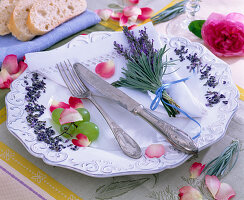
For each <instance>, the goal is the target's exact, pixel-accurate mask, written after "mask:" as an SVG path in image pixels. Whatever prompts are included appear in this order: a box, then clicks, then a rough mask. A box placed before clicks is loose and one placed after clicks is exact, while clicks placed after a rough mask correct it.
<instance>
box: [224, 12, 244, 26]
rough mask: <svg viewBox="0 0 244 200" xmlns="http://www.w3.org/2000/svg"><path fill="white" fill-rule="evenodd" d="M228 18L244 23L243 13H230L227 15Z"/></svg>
mask: <svg viewBox="0 0 244 200" xmlns="http://www.w3.org/2000/svg"><path fill="white" fill-rule="evenodd" d="M226 20H230V21H233V22H240V23H243V24H244V15H243V14H241V13H230V14H228V15H227V16H226Z"/></svg>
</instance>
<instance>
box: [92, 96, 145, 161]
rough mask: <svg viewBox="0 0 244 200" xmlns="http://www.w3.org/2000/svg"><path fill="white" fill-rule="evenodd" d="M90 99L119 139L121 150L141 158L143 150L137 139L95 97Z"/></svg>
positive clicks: (133, 156)
mask: <svg viewBox="0 0 244 200" xmlns="http://www.w3.org/2000/svg"><path fill="white" fill-rule="evenodd" d="M89 99H90V101H91V102H92V103H93V104H94V105H95V106H96V108H97V109H98V110H99V112H100V113H101V114H102V116H103V117H104V119H105V120H106V122H107V123H108V125H109V127H110V129H111V131H112V132H113V134H114V137H115V139H116V140H117V142H118V144H119V146H120V148H121V150H122V151H123V152H124V153H125V155H127V156H129V157H131V158H135V159H138V158H140V157H141V155H142V152H141V148H140V147H139V145H138V144H137V143H136V141H135V140H133V139H132V138H131V137H130V136H129V135H128V134H127V133H126V132H125V131H124V130H123V129H122V128H121V127H120V126H119V125H118V124H116V123H115V122H114V120H113V119H112V118H111V117H110V116H109V115H108V114H107V113H106V112H105V111H104V110H103V108H102V107H101V106H100V105H99V104H98V103H97V102H96V100H95V99H94V98H93V97H89Z"/></svg>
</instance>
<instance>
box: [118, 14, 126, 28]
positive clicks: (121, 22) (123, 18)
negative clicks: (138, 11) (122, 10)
mask: <svg viewBox="0 0 244 200" xmlns="http://www.w3.org/2000/svg"><path fill="white" fill-rule="evenodd" d="M127 23H128V17H127V16H125V15H122V16H121V17H120V20H119V25H120V26H126V25H127Z"/></svg>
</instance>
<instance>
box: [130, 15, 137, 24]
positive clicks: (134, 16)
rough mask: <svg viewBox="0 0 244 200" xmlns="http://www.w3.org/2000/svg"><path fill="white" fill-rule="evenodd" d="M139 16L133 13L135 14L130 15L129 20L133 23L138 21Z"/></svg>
mask: <svg viewBox="0 0 244 200" xmlns="http://www.w3.org/2000/svg"><path fill="white" fill-rule="evenodd" d="M137 17H138V15H133V16H131V17H129V18H128V20H129V21H130V22H131V23H136V20H137Z"/></svg>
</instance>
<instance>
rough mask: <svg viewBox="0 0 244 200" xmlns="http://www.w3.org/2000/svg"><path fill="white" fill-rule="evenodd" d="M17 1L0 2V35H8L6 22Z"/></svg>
mask: <svg viewBox="0 0 244 200" xmlns="http://www.w3.org/2000/svg"><path fill="white" fill-rule="evenodd" d="M17 2H18V0H0V35H7V34H9V33H10V31H9V29H8V26H7V25H8V22H9V19H10V16H11V14H12V12H13V10H14V7H15V5H16V3H17Z"/></svg>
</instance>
